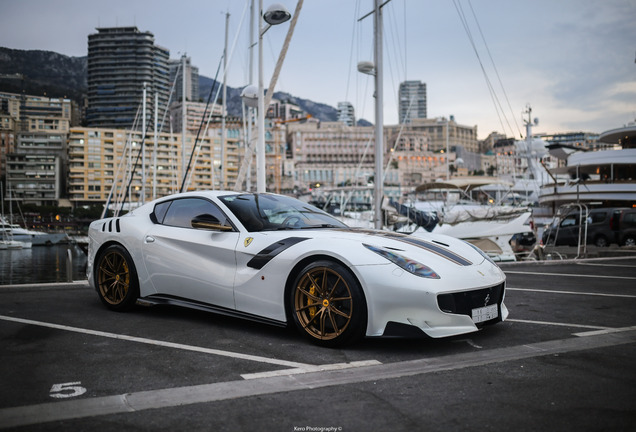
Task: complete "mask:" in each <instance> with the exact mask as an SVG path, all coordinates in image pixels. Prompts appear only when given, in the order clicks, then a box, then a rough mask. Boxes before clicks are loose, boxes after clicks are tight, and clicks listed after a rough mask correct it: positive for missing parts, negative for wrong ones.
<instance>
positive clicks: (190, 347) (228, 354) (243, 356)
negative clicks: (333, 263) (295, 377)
mask: <svg viewBox="0 0 636 432" xmlns="http://www.w3.org/2000/svg"><path fill="white" fill-rule="evenodd" d="M0 319H1V320H5V321H13V322H19V323H22V324H30V325H36V326H40V327H48V328H54V329H58V330H65V331H70V332H75V333H83V334H88V335H92V336H100V337H107V338H111V339H119V340H125V341H129V342H138V343H144V344H148V345H158V346H162V347H166V348H176V349H181V350H187V351H195V352H200V353H204V354H213V355H218V356H223V357H230V358H235V359H241V360H249V361H254V362H258V363H269V364H273V365H278V366H287V367H292V368H309V367H313V366H314V365H310V364H307V363H298V362H291V361H287V360H279V359H273V358H268V357H260V356H254V355H249V354H241V353H236V352H231V351H222V350H217V349H212V348H203V347H198V346H193V345H184V344H178V343H173V342H164V341H158V340H154V339H146V338H141V337H136V336H127V335H121V334H116V333H108V332H103V331H97V330H89V329H83V328H78V327H69V326H65V325H60V324H53V323H47V322H42V321H33V320H28V319H22V318H15V317H10V316H5V315H0Z"/></svg>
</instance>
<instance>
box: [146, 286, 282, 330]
mask: <svg viewBox="0 0 636 432" xmlns="http://www.w3.org/2000/svg"><path fill="white" fill-rule="evenodd" d="M138 302H139V303H141V304H144V303H149V304H153V305H172V306H179V307H185V308H189V309H197V310H201V311H204V312H212V313H215V314H218V315H225V316H230V317H234V318H241V319H245V320H249V321H255V322H258V323H263V324H268V325H273V326H276V327H287V322H285V321H278V320H273V319H271V318H265V317H261V316H258V315H252V314H249V313H245V312H240V311H237V310H234V309H228V308H224V307H221V306H215V305H212V304H208V303H203V302H197V301H193V300H188V299H184V298H181V297H176V296H167V295H160V294H158V295H151V296H148V297H142V298H140V299H139V300H138Z"/></svg>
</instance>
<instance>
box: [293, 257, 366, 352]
mask: <svg viewBox="0 0 636 432" xmlns="http://www.w3.org/2000/svg"><path fill="white" fill-rule="evenodd" d="M290 294H291V298H290V305H291V309H292V310H291V315H292V317H293V320H294V323H295V324H296V327H297V328H298V329H299V330H300V331H301V333H303V334H304V335H305V336H306V337H308V338H309V339H311V340H312V341H313V342H315V343H317V344H319V345H322V346H341V345H344V344H347V343H353V342H355V341H357V340H359V339H361V338H362V337H363V336H364V334H365V332H366V327H367V305H366V300H365V298H364V294H363V292H362V288H361V287H360V284H359V283H358V281H357V280H356V278H355V277H354V276H353V275H352V274H351V272H350V271H349V270H348V269H346V268H345V267H344V266H342V265H341V264H338V263H335V262H332V261H317V262H315V263H311V264H309V265H307V266H306V267H305V268H303V269H302V271H301V272H300V273H299V275H298V276H297V277H296V280H295V281H294V285H293V287H292V290H291V293H290Z"/></svg>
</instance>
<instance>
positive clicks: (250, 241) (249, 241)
mask: <svg viewBox="0 0 636 432" xmlns="http://www.w3.org/2000/svg"><path fill="white" fill-rule="evenodd" d="M252 240H254V237H245V240H243V246H245V247H248V246H249V245H250V244H251V243H252Z"/></svg>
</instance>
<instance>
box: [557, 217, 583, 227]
mask: <svg viewBox="0 0 636 432" xmlns="http://www.w3.org/2000/svg"><path fill="white" fill-rule="evenodd" d="M578 219H579V218H578V216H574V215H570V216H567V217H566V218H565V219H563V221H562V222H561V227H562V228H563V227H569V226H574V225H578V223H579V222H578Z"/></svg>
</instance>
